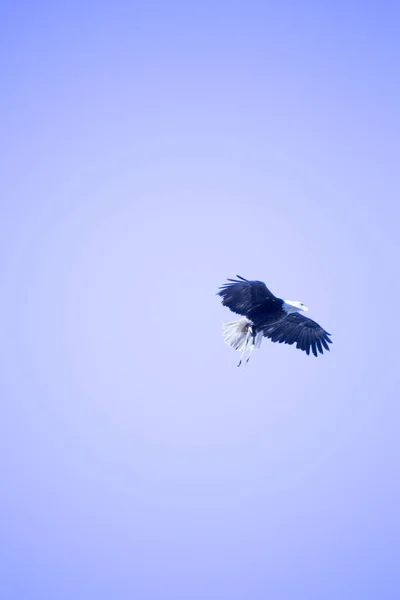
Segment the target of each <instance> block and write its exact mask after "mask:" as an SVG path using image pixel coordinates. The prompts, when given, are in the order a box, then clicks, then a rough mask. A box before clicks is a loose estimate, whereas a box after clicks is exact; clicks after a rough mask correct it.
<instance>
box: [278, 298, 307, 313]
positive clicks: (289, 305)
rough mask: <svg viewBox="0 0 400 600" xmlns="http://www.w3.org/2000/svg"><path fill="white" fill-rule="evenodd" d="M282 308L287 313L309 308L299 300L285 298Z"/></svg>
mask: <svg viewBox="0 0 400 600" xmlns="http://www.w3.org/2000/svg"><path fill="white" fill-rule="evenodd" d="M282 308H283V310H285V311H286V312H287V313H294V312H299V311H300V310H304V311H307V310H308V308H307V306H306V305H305V304H303V303H302V302H299V300H284V301H283V306H282Z"/></svg>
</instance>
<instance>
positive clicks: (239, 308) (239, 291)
mask: <svg viewBox="0 0 400 600" xmlns="http://www.w3.org/2000/svg"><path fill="white" fill-rule="evenodd" d="M236 277H237V279H228V281H229V283H225V284H224V285H222V286H221V287H220V291H219V292H218V295H219V296H221V297H222V304H223V305H224V306H227V307H228V308H230V309H231V310H232V311H233V312H235V313H238V314H239V315H245V316H249V315H251V312H252V311H254V310H255V309H258V308H260V307H261V306H263V305H265V304H268V302H271V301H274V300H276V298H275V296H274V295H273V294H272V293H271V292H270V291H269V289H268V288H267V286H266V285H265V283H263V282H262V281H248V280H247V279H244V278H243V277H240V275H236Z"/></svg>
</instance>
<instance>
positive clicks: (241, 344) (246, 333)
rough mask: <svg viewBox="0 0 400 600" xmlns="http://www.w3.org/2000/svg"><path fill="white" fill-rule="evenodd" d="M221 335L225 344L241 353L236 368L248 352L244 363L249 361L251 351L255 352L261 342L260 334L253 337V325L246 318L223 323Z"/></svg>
mask: <svg viewBox="0 0 400 600" xmlns="http://www.w3.org/2000/svg"><path fill="white" fill-rule="evenodd" d="M222 335H223V337H224V340H225V343H226V344H228V345H229V346H231V348H234V349H235V350H238V351H239V352H241V355H240V362H239V364H238V367H240V365H241V364H242V360H243V357H244V355H245V353H246V352H249V356H248V358H247V361H246V362H248V361H249V359H250V354H251V353H252V351H253V350H257V349H258V348H259V347H260V345H261V340H262V332H258V333H256V334H255V335H254V333H253V323H252V322H251V321H250V320H249V319H246V317H244V318H243V319H239V320H238V321H229V322H228V323H223V325H222Z"/></svg>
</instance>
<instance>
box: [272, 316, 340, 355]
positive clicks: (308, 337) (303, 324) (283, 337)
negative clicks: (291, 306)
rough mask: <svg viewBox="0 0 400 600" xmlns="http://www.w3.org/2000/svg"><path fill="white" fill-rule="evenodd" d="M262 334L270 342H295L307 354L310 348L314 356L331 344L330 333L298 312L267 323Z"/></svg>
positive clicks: (327, 348) (321, 352)
mask: <svg viewBox="0 0 400 600" xmlns="http://www.w3.org/2000/svg"><path fill="white" fill-rule="evenodd" d="M263 334H264V336H265V337H267V338H269V339H270V340H271V341H272V342H279V343H280V344H282V343H284V344H294V343H296V348H299V349H300V350H304V352H307V354H310V348H311V350H312V353H313V354H314V356H318V352H320V354H323V353H324V348H325V350H329V346H328V344H332V340H330V339H329V336H330V335H331V334H330V333H328V332H327V331H325V329H323V328H322V327H321V326H320V325H318V323H316V322H315V321H312V320H311V319H309V318H308V317H304V316H303V315H301V314H299V313H291V314H289V315H287V317H285V318H284V319H281V320H280V321H278V322H277V323H273V324H272V325H267V326H266V327H265V328H264V329H263Z"/></svg>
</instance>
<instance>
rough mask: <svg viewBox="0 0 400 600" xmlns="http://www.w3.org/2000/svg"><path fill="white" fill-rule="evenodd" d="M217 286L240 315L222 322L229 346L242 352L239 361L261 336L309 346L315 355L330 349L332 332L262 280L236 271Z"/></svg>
mask: <svg viewBox="0 0 400 600" xmlns="http://www.w3.org/2000/svg"><path fill="white" fill-rule="evenodd" d="M236 277H237V279H228V283H225V284H224V285H222V286H221V287H220V288H219V290H220V291H219V292H218V295H219V296H221V298H222V304H223V305H224V306H227V307H228V308H230V310H231V311H232V312H234V313H237V314H239V315H243V318H242V319H239V320H238V321H230V322H229V323H224V324H223V326H222V334H223V337H224V340H225V342H226V343H227V344H229V346H231V347H232V348H234V349H235V350H238V351H239V352H241V356H240V362H239V364H238V367H239V366H240V365H241V364H242V361H243V358H244V356H245V354H246V353H248V354H249V356H248V358H247V360H246V362H248V361H249V359H250V356H251V353H252V351H253V350H257V349H258V348H259V347H260V346H261V342H262V339H263V337H266V338H269V339H270V340H271V341H272V342H279V343H280V344H282V343H284V344H290V345H291V344H296V348H298V349H299V350H304V351H305V352H306V353H307V354H308V355H309V354H310V350H311V351H312V353H313V354H314V356H318V353H320V354H323V353H324V348H325V350H329V346H328V344H332V340H331V339H330V338H329V336H330V335H331V334H330V333H328V332H327V331H325V329H323V328H322V327H321V326H320V325H318V323H316V322H315V321H312V320H311V319H309V318H308V317H305V316H304V315H302V314H301V312H304V311H307V310H308V308H307V306H304V304H303V303H302V302H299V301H297V300H282V299H281V298H277V297H276V296H274V294H273V293H272V292H270V291H269V289H268V288H267V286H266V285H265V283H263V282H262V281H249V280H247V279H244V278H243V277H240V275H236Z"/></svg>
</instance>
